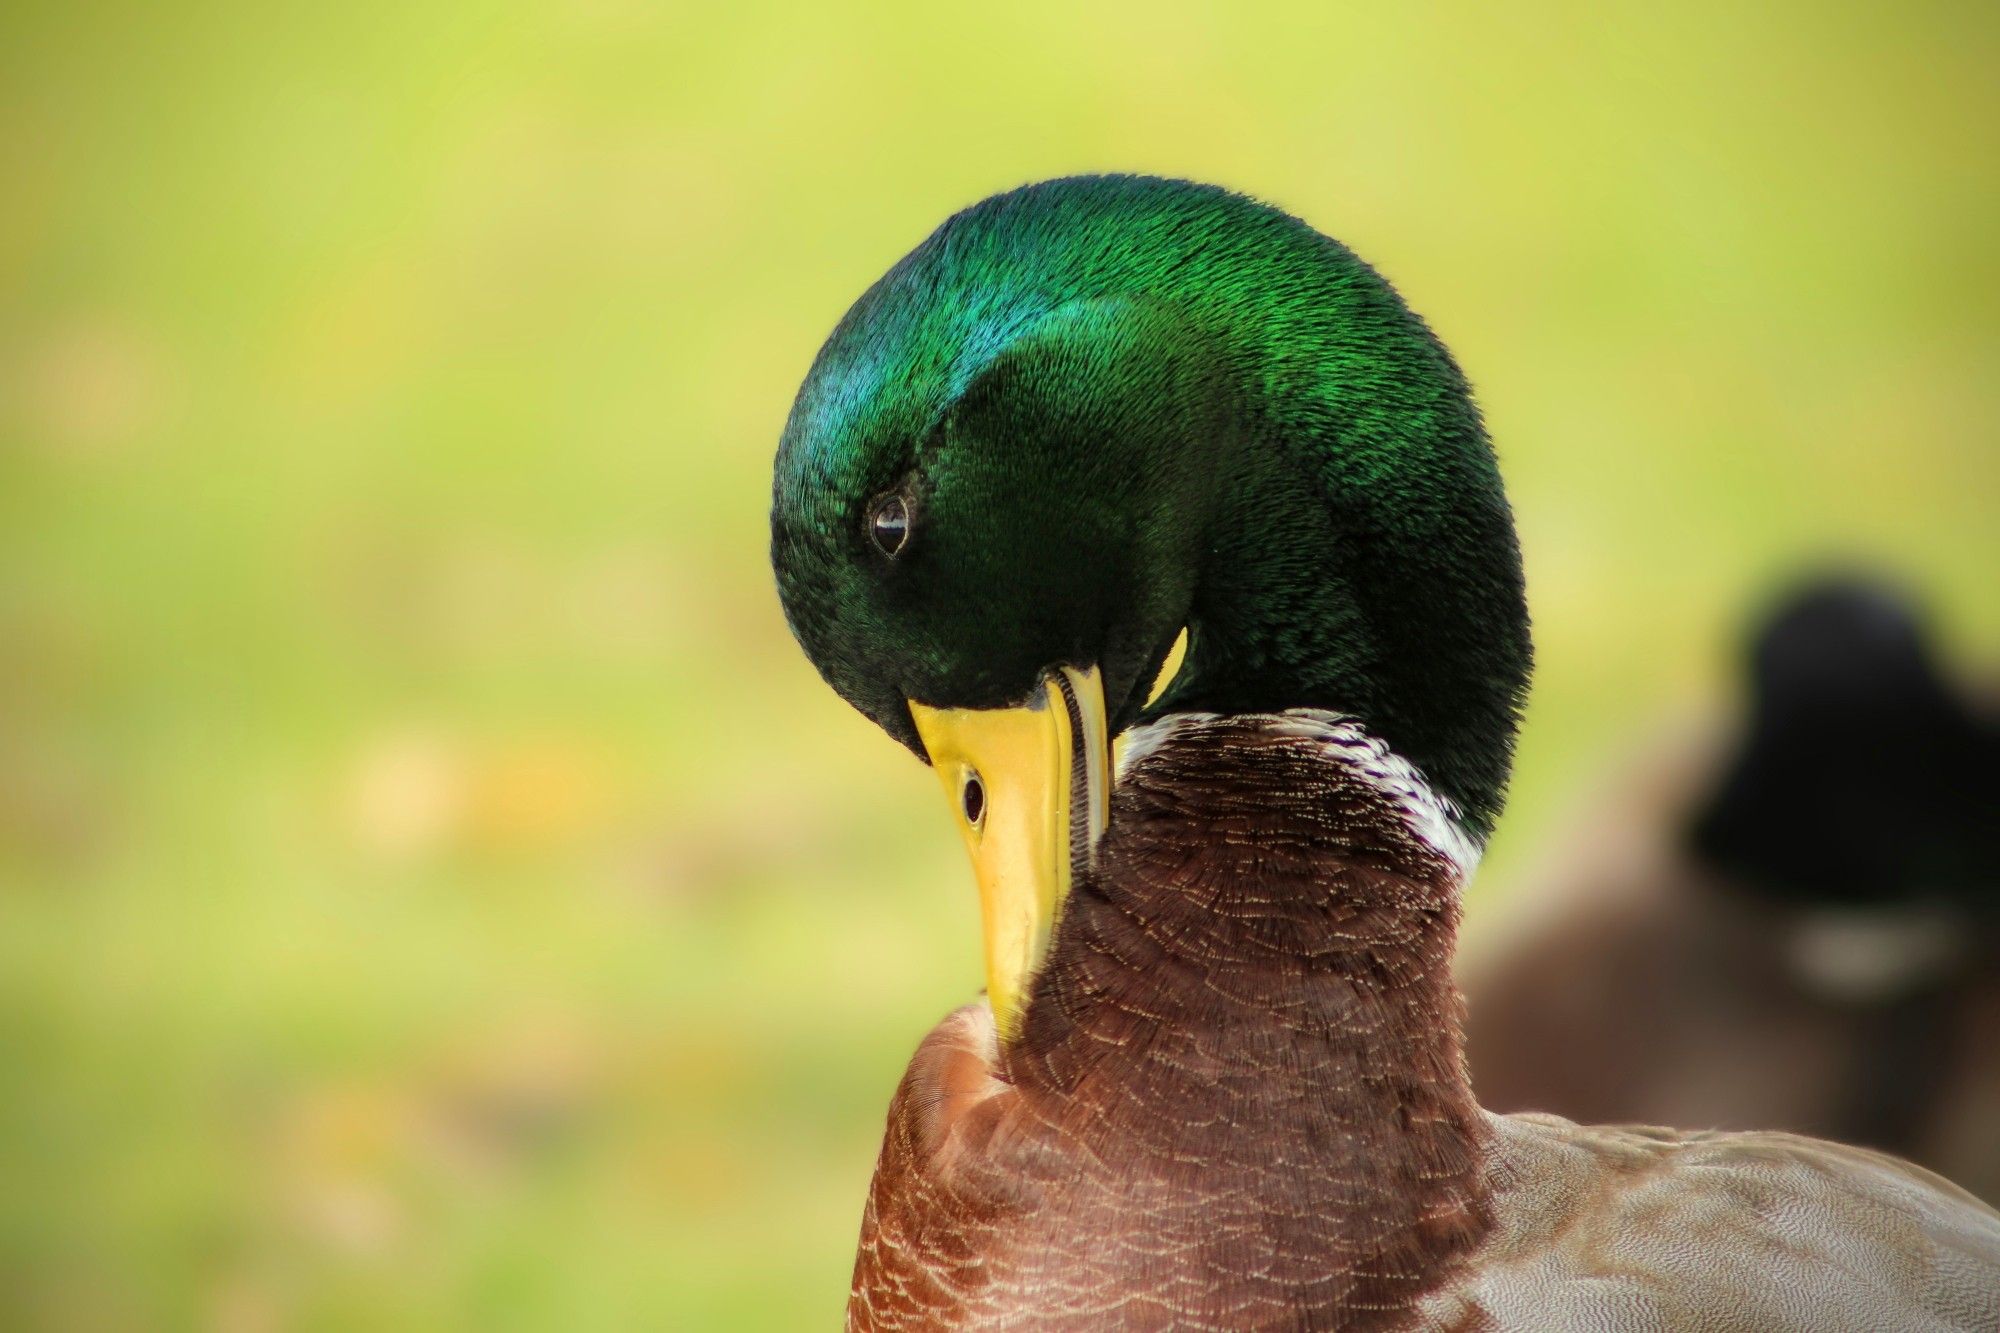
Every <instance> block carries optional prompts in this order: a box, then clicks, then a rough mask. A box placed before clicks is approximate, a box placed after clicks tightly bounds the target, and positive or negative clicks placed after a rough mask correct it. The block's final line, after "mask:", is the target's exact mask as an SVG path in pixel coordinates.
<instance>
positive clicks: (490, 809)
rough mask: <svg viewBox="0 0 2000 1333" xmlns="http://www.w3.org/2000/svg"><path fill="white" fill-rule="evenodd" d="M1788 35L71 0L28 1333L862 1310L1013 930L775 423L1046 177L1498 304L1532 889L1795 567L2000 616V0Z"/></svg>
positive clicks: (47, 251)
mask: <svg viewBox="0 0 2000 1333" xmlns="http://www.w3.org/2000/svg"><path fill="white" fill-rule="evenodd" d="M1745 10H1746V7H1744V6H1741V5H1737V4H1724V3H1716V2H1715V0H1699V2H1698V3H1694V4H1688V5H1672V6H1667V5H1659V4H1644V5H1639V4H1632V5H1623V6H1618V7H1616V8H1605V7H1603V6H1586V5H1577V6H1573V7H1569V8H1563V7H1555V8H1546V9H1542V10H1540V11H1537V12H1533V13H1530V12H1526V11H1522V10H1519V9H1514V8H1508V7H1499V6H1488V5H1484V4H1476V3H1465V4H1456V5H1412V6H1389V5H1366V6H1356V7H1353V8H1351V9H1345V10H1340V11H1336V10H1334V9H1332V8H1330V7H1327V6H1322V5H1313V4H1294V5H1282V6H1264V5H1254V4H1241V5H1215V6H1208V7H1203V6H1187V5H1178V4H1171V3H1166V4H1162V3H1146V4H1128V5H1122V6H1108V7H1099V6H1093V7H1088V8H1087V9H1078V8H1075V7H1073V6H1070V5H1065V4H1048V3H1031V4H1026V5H1010V6H992V7H986V8H984V9H977V8H959V7H956V6H950V7H948V6H943V5H883V6H879V7H868V8H848V7H843V6H826V5H818V4H796V5H790V6H771V7H766V6H747V7H743V8H741V9H737V10H733V11H730V10H727V8H726V7H721V6H700V7H679V6H674V5H666V6H657V5H647V4H641V3H636V2H634V0H586V2H585V3H581V4H573V5H526V6H523V5H509V6H487V5H459V4H445V5H438V4H426V5H389V4H373V3H370V4H363V5H346V6H298V5H276V6H273V5H261V4H243V3H221V4H211V3H192V4H184V5H179V6H173V7H165V6H139V5H113V4H91V3H68V4H62V5H53V4H28V5H22V4H14V5H9V6H8V7H7V8H6V10H5V14H4V18H0V294H4V306H0V551H4V559H3V560H0V1310H4V1311H5V1312H6V1316H5V1322H7V1323H8V1324H10V1325H13V1326H25V1327H37V1328H65V1329H67V1328H76V1329H128V1328H130V1329H137V1328H204V1329H217V1330H225V1331H227V1333H254V1331H256V1330H266V1329H291V1328H308V1329H317V1328H329V1329H331V1328H480V1329H504V1328H516V1327H518V1328H565V1329H567V1328H593V1327H595V1328H624V1327H641V1326H643V1327H660V1328H774V1329H790V1328H828V1327H832V1326H834V1324H835V1322H836V1320H837V1318H838V1312H839V1310H840V1307H841V1304H842V1302H843V1299H844V1296H845V1292H846V1282H847V1267H848V1262H849V1257H850V1255H851V1253H852V1244H853V1236H854V1232H855V1228H856V1225H857V1221H858V1218H859V1214H860V1206H861V1199H862V1193H863V1189H864V1186H865V1182H866V1180H867V1177H868V1173H869V1169H870V1167H871V1165H872V1159H873V1153H874V1150H875V1145H876V1140H877V1135H878V1133H879V1127H880V1117H881V1114H882V1111H883V1109H884V1107H885V1106H886V1104H887V1099H888V1096H889V1093H890V1090H891V1089H892V1087H893V1085H894V1083H895V1080H896V1078H897V1077H898V1075H899V1073H900V1071H901V1068H902V1064H903V1061H904V1059H905V1058H906V1056H907V1055H908V1053H909V1051H910V1049H911V1047H912V1045H913V1044H914V1042H915V1041H916V1039H917V1037H918V1036H919V1035H920V1034H921V1033H922V1032H923V1031H924V1030H925V1029H926V1028H927V1027H928V1025H929V1024H930V1023H931V1022H932V1021H934V1019H935V1018H936V1017H937V1016H939V1015H940V1014H942V1013H943V1012H944V1011H945V1010H946V1009H948V1008H949V1007H951V1006H952V1005H954V1004H956V1003H958V1002H960V1001H962V1000H963V999H965V998H966V997H967V996H968V995H969V994H970V993H971V992H972V990H973V988H974V987H975V986H976V985H977V984H978V977H979V964H978V952H977V949H978V945H977V931H976V924H975V916H974V911H973V899H972V893H971V890H970V886H969V882H968V879H967V876H966V874H965V871H964V869H963V867H962V865H961V862H960V856H961V853H960V851H959V849H958V847H957V845H956V839H955V835H954V833H953V831H952V829H951V827H950V826H949V823H948V821H947V820H946V819H945V818H944V815H943V812H942V810H941V808H938V805H937V800H936V796H935V793H934V789H933V786H932V782H931V779H930V777H929V775H928V774H927V773H926V772H925V771H924V770H923V769H922V768H921V767H920V766H919V765H918V764H916V763H915V762H914V761H912V760H911V759H910V758H909V756H908V755H907V754H905V753H903V752H901V751H900V750H899V749H897V748H896V747H894V746H893V745H892V744H890V743H889V742H888V741H887V740H885V739H883V738H882V737H881V736H879V735H878V734H876V733H875V732H874V731H873V730H872V729H871V728H870V727H869V726H868V725H867V724H865V723H864V722H862V721H861V720H860V719H859V718H858V717H856V716H854V715H852V714H850V713H849V712H848V711H847V710H846V708H845V707H844V706H843V705H841V704H840V703H838V702H837V701H836V700H835V698H834V697H833V696H832V695H831V694H830V693H829V692H828V691H827V690H826V689H824V688H823V687H822V686H821V685H820V684H819V683H818V681H817V680H816V679H815V678H814V677H813V675H812V672H811V670H810V668H809V667H808V666H807V664H806V663H805V661H804V660H803V658H802V657H801V656H800V655H799V653H798V652H797V650H796V649H795V647H794V646H793V644H792V642H791V640H790V638H789V636H788V635H787V633H786V631H785V627H784V624H783V622H782V620H781V618H780V615H779V611H778V606H777V602H776V599H775V597H774V595H773V593H772V590H771V587H770V581H769V576H768V573H767V569H766V565H765V552H764V542H765V513H766V505H767V485H768V468H769V462H770V456H771V452H772V449H773V446H774V444H775V441H776V438H777V435H778V431H779V428H780V425H781V423H782V421H783V418H784V414H785V412H786V410H787V408H788V406H789V403H790V399H791V395H792V392H793V391H794V389H795V388H796V386H797V384H798V381H799V379H800V378H801V376H802V375H803V373H804V371H805V369H806V366H807V364H808V362H809V360H810V358H811V356H812V354H813V351H814V350H815V348H816V347H817V345H818V342H819V340H820V338H821V337H823V336H824V334H825V333H826V332H827V330H828V329H830V328H831V326H832V324H833V322H834V320H835V319H836V317H837V316H838V315H839V313H840V312H841V311H842V309H844V307H845V306H846V304H847V303H848V302H849V301H850V300H851V299H852V298H853V297H854V296H855V295H857V294H858V293H859V292H860V290H861V289H862V288H863V286H865V285H866V284H867V283H868V282H869V281H870V280H872V279H873V278H874V277H875V276H876V274H877V273H879V272H880V271H881V270H882V269H883V268H884V267H886V266H887V265H888V264H889V263H890V262H891V261H892V260H894V259H895V258H896V257H897V256H898V255H900V254H901V253H902V252H903V251H905V250H906V249H907V248H909V247H910V246H911V245H912V244H914V243H915V242H916V241H917V240H918V239H919V238H920V237H921V236H922V235H923V234H924V233H925V232H926V231H927V230H928V229H929V228H930V227H931V226H932V225H934V224H935V223H936V222H937V221H938V220H939V219H940V218H941V217H943V216H944V215H945V214H946V213H947V212H949V211H950V210H952V209H954V208H956V207H959V206H961V205H963V204H966V203H969V202H971V201H972V200H974V199H976V198H978V197H980V196H982V195H984V194H986V193H989V192H991V191H993V190H995V189H999V188H1003V187H1006V186H1010V185H1014V184H1017V183H1020V182H1022V181H1025V180H1028V179H1032V178H1036V177H1042V176H1048V175H1054V174H1060V173H1065V172H1071V171H1078V170H1089V169H1107V168H1123V169H1136V170H1146V171H1155V172H1163V173H1173V174H1181V175H1188V176H1194V177H1201V178H1207V179H1211V180H1215V181H1218V182H1222V183H1226V184H1229V185H1233V186H1236V187H1238V188H1241V189H1245V190H1248V191H1251V192H1253V193H1256V194H1259V195H1261V196H1263V197H1265V198H1268V199H1270V200H1272V201H1274V202H1276V203H1279V204H1281V205H1283V206H1284V207H1286V208H1288V209H1290V210H1292V211H1294V212H1297V213H1300V214H1302V215H1303V216H1305V217H1306V218H1308V219H1310V220H1311V221H1312V222H1314V223H1315V224H1316V225H1318V226H1320V227H1321V228H1322V229H1324V230H1327V231H1329V232H1332V233H1334V234H1336V235H1338V236H1340V237H1342V238H1343V239H1345V240H1346V241H1348V242H1349V243H1350V244H1352V245H1353V246H1354V247H1355V248H1356V249H1358V250H1359V251H1360V252H1361V253H1362V254H1363V255H1365V256H1367V257H1368V258H1370V259H1371V260H1373V261H1374V262H1375V263H1376V264H1377V265H1378V266H1380V267H1381V268H1382V269H1384V270H1385V271H1386V272H1387V273H1388V275H1389V276H1390V277H1391V278H1392V279H1393V280H1394V281H1396V282H1397V283H1398V284H1400V286H1401V287H1402V289H1403V291H1404V292H1405V293H1406V295H1407V296H1408V297H1409V298H1410V299H1411V301H1412V302H1413V303H1414V304H1415V305H1416V306H1417V308H1418V309H1420V310H1421V311H1423V312H1424V313H1425V315H1426V316H1427V317H1428V318H1429V319H1430V320H1431V321H1432V322H1433V324H1434V325H1435V327H1436V328H1437V329H1438V330H1439V332H1440V333H1441V334H1442V335H1443V336H1444V337H1445V339H1446V340H1447V341H1448V342H1450V343H1451V344H1452V345H1453V347H1454V348H1455V349H1456V350H1457V351H1458V353H1459V355H1460V357H1461V359H1462V361H1463V363H1464V364H1465V366H1466V368H1467V369H1468V371H1469V373H1470V374H1471V376H1472V377H1473V379H1474V381H1475V383H1476V384H1477V385H1478V386H1479V388H1480V391H1481V394H1482V397H1483V400H1484V403H1485V406H1486V408H1487V411H1488V413H1489V415H1490V419H1491V424H1492V426H1493V430H1494V434H1495V436H1496V438H1497V440H1498V441H1499V445H1500V448H1501V451H1502V455H1503V460H1504V465H1505V467H1506V469H1507V472H1508V475H1509V478H1510V480H1511V485H1512V492H1513V496H1514V500H1515V504H1516V507H1517V510H1518V513H1519V516H1520V521H1521V526H1522V533H1523V538H1524V541H1525V545H1526V549H1527V555H1528V564H1529V577H1530V583H1531V591H1532V596H1533V602H1534V607H1535V611H1536V615H1537V618H1538V623H1539V633H1540V642H1541V671H1540V677H1539V682H1538V686H1537V691H1536V695H1535V701H1534V705H1533V710H1532V714H1531V716H1530V719H1529V726H1528V729H1527V733H1526V737H1525V740H1524V743H1523V746H1522V750H1521V764H1520V776H1519V780H1518V784H1517V788H1516V799H1515V802H1514V806H1513V810H1512V813H1511V815H1510V818H1509V820H1508V821H1507V822H1506V823H1505V825H1504V827H1503V831H1502V833H1501V835H1500V837H1499V839H1498V841H1497V843H1496V845H1495V847H1494V849H1493V852H1492V855H1491V856H1490V858H1489V861H1488V866H1487V871H1486V874H1485V878H1484V882H1483V883H1482V885H1481V887H1480V889H1479V891H1478V895H1477V897H1476V899H1475V902H1474V904H1473V910H1472V914H1471V921H1470V923H1469V926H1468V929H1469V930H1470V931H1477V930H1479V929H1480V927H1481V922H1482V921H1490V920H1491V919H1493V914H1495V913H1503V912H1504V911H1505V910H1506V896H1507V890H1508V885H1509V882H1510V877H1518V876H1519V875H1520V873H1521V871H1520V869H1519V867H1523V866H1525V865H1527V864H1529V862H1530V861H1531V860H1532V859H1533V856H1534V854H1535V850H1536V842H1537V839H1538V837H1539V836H1540V835H1541V834H1542V832H1543V831H1544V830H1546V829H1548V828H1550V827H1551V826H1552V824H1553V822H1554V821H1555V819H1556V817H1557V816H1558V815H1559V813H1560V811H1561V809H1562V807H1563V804H1564V802H1565V801H1566V800H1567V799H1569V798H1571V797H1573V796H1575V795H1576V794H1577V793H1578V792H1579V790H1580V789H1582V788H1584V787H1587V786H1588V785H1589V783H1590V781H1591V778H1592V775H1593V774H1594V773H1596V772H1598V771H1600V770H1601V769H1602V766H1603V765H1604V764H1605V763H1606V762H1607V758H1608V757H1609V756H1611V755H1613V754H1615V753H1616V752H1617V751H1618V750H1619V748H1620V747H1621V746H1622V745H1623V744H1624V743H1625V742H1626V741H1627V740H1629V738H1630V737H1631V736H1632V734H1633V733H1634V732H1635V730H1636V729H1638V728H1640V727H1642V726H1644V725H1645V724H1647V723H1648V722H1649V720H1651V719H1654V718H1656V717H1657V716H1658V715H1659V714H1660V712H1661V710H1663V709H1666V708H1668V707H1670V706H1683V705H1689V704H1694V705H1699V704H1700V702H1701V701H1703V700H1705V699H1711V698H1714V697H1717V696H1718V692H1719V690H1720V688H1721V685H1722V682H1723V681H1724V680H1725V679H1726V675H1725V672H1726V668H1727V665H1728V662H1729V654H1730V650H1731V648H1732V646H1733V637H1734V634H1735V630H1736V626H1737V623H1738V621H1739V620H1740V618H1741V615H1742V614H1743V612H1744V610H1745V608H1746V607H1747V606H1748V605H1750V604H1751V602H1752V600H1753V599H1754V598H1755V597H1756V596H1757V595H1759V593H1760V592H1762V591H1763V590H1765V589H1766V588H1767V587H1768V585H1769V583H1770V581H1771V579H1773V578H1774V577H1777V576H1779V575H1782V574H1783V573H1784V572H1785V571H1786V570H1788V569H1790V568H1792V567H1793V566H1794V564H1795V563H1796V562H1798V561H1799V560H1801V559H1804V558H1808V557H1812V556H1815V555H1818V554H1820V553H1823V552H1827V551H1837V552H1849V553H1859V554H1864V555H1869V556H1872V557H1876V558H1879V559H1881V560H1883V561H1884V562H1886V563H1887V564H1888V565H1890V566H1891V567H1892V568H1894V569H1896V570H1899V571H1900V572H1902V573H1904V574H1905V575H1907V576H1909V577H1910V578H1911V579H1912V580H1913V581H1914V582H1916V583H1917V584H1918V585H1919V586H1920V587H1922V588H1923V589H1924V590H1926V591H1927V592H1928V594H1929V595H1930V597H1931V599H1932V602H1933V605H1934V607H1935V609H1936V610H1937V611H1938V612H1939V613H1940V615H1941V617H1942V618H1943V620H1944V621H1945V623H1946V625H1947V626H1948V628H1949V629H1950V631H1951V634H1950V636H1949V642H1950V644H1951V646H1952V647H1953V648H1954V650H1955V651H1956V652H1957V653H1958V654H1959V655H1960V657H1961V658H1963V659H1974V658H1978V657H1981V656H1986V657H1989V658H1990V657H1991V656H1993V655H1995V653H1996V652H2000V598H1996V597H1995V595H1994V582H1995V571H1996V570H2000V531H1997V530H2000V519H1996V512H2000V511H1996V499H2000V439H1996V432H1995V426H1996V408H2000V384H1996V378H1995V376H1994V373H1993V366H1994V362H1995V356H1994V353H1995V350H1996V347H1995V343H1996V337H2000V295H1996V279H2000V263H1996V247H1995V245H1994V237H1995V235H1996V234H2000V193H1997V192H1996V171H1995V165H1994V164H1995V162H1996V160H2000V159H1996V151H1995V150H1996V147H1997V146H2000V145H1996V142H1995V140H1996V132H1997V131H2000V94H1996V81H1995V79H1994V77H1993V70H1994V68H1995V67H1996V63H2000V42H1996V36H2000V10H1996V9H1995V8H1994V7H1993V6H1991V5H1972V4H1965V5H1942V4H1924V3H1917V4H1897V5H1889V4H1882V5H1879V6H1856V5H1851V4H1831V5H1829V4H1825V3H1805V2H1803V0H1795V2H1794V3H1787V4H1776V5H1768V6H1763V7H1759V8H1758V12H1755V13H1751V12H1745ZM1003 12H1004V16H1003Z"/></svg>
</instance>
